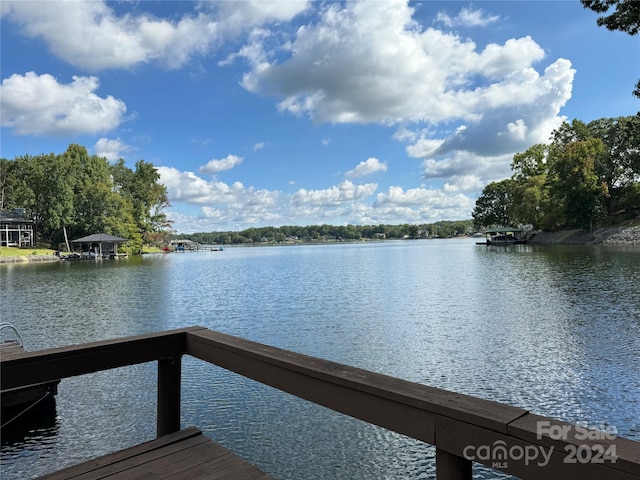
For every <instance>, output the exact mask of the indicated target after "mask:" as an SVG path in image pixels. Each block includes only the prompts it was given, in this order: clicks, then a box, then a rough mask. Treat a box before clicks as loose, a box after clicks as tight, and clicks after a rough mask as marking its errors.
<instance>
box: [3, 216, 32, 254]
mask: <svg viewBox="0 0 640 480" xmlns="http://www.w3.org/2000/svg"><path fill="white" fill-rule="evenodd" d="M33 238H34V234H33V220H32V219H30V218H27V217H26V215H25V213H24V208H16V209H14V210H11V211H7V210H0V246H3V247H33Z"/></svg>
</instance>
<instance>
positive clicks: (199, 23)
mask: <svg viewBox="0 0 640 480" xmlns="http://www.w3.org/2000/svg"><path fill="white" fill-rule="evenodd" d="M139 6H140V7H141V9H142V8H144V2H142V3H141V4H140V5H139ZM306 8H307V4H306V2H296V1H288V2H277V1H273V2H272V1H258V0H253V1H242V2H220V3H215V4H213V3H211V4H209V3H208V2H202V4H201V9H200V10H199V11H197V12H195V13H193V14H185V15H183V16H182V17H180V18H177V19H174V20H167V19H159V18H156V17H154V16H152V15H150V14H146V13H137V14H131V13H130V14H127V15H118V14H117V13H116V12H115V10H114V9H112V8H110V6H109V5H108V4H107V3H106V2H104V1H94V0H89V1H73V2H25V1H21V0H4V1H3V2H2V15H3V18H5V17H6V18H7V19H8V20H9V21H11V22H13V23H15V24H17V25H19V26H21V27H22V29H23V32H24V34H25V35H27V36H29V37H33V38H41V39H43V40H44V41H46V42H47V44H48V45H49V48H50V49H51V51H52V52H53V53H54V54H55V55H56V56H58V57H59V58H61V59H63V60H65V61H66V62H68V63H70V64H72V65H75V66H78V67H82V68H85V69H88V70H93V71H95V70H100V69H105V68H129V67H131V66H134V65H136V64H140V63H150V62H157V63H160V64H162V65H164V66H165V67H167V68H179V67H181V66H183V65H185V64H186V63H187V62H189V61H190V60H191V59H192V58H194V57H195V56H199V55H205V54H207V53H209V52H211V51H212V50H213V49H215V48H216V46H217V45H219V44H220V43H221V42H222V41H223V40H224V39H225V38H228V37H229V36H233V35H237V34H239V33H240V32H242V31H246V30H249V29H251V28H252V27H254V26H258V25H262V24H264V23H272V22H278V21H287V20H290V19H291V18H293V17H294V16H296V15H298V14H299V13H301V12H303V11H304V10H305V9H306ZM70 32H73V34H70ZM79 39H80V41H78V40H79Z"/></svg>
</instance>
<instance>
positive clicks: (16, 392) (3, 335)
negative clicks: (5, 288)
mask: <svg viewBox="0 0 640 480" xmlns="http://www.w3.org/2000/svg"><path fill="white" fill-rule="evenodd" d="M23 345H24V342H23V340H22V335H20V332H19V331H18V329H17V328H16V327H15V326H13V325H12V324H11V323H7V322H2V323H0V357H1V358H2V360H9V359H11V358H13V357H18V356H20V355H22V354H24V353H25V351H26V350H25V349H24V346H23ZM59 383H60V380H55V381H53V382H44V383H36V384H33V385H27V386H24V387H19V388H9V389H6V390H0V410H1V413H2V419H3V420H2V424H3V425H4V424H5V418H9V417H11V418H16V417H17V416H20V415H22V413H24V412H26V411H28V410H31V409H32V408H34V407H36V406H38V405H40V404H42V405H45V404H47V403H49V404H50V403H52V401H53V402H55V399H54V396H55V395H57V393H58V384H59ZM47 401H48V402H47Z"/></svg>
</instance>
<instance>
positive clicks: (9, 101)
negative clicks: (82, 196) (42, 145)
mask: <svg viewBox="0 0 640 480" xmlns="http://www.w3.org/2000/svg"><path fill="white" fill-rule="evenodd" d="M26 3H32V2H26ZM98 87H99V81H98V79H97V78H96V77H80V76H74V77H73V81H72V82H71V83H68V84H62V83H58V80H56V79H55V78H54V77H52V76H51V75H48V74H43V75H37V74H36V73H35V72H28V73H26V74H25V75H18V74H14V75H11V76H10V77H9V78H6V79H4V80H3V81H2V86H1V87H0V96H1V97H2V103H1V106H0V108H1V111H0V116H1V117H2V126H3V127H8V128H10V129H12V130H13V131H14V133H16V134H18V135H54V136H58V135H75V134H83V133H98V132H108V131H109V130H112V129H114V128H116V127H117V126H118V125H120V123H121V122H122V121H123V116H124V114H125V112H126V109H127V107H126V106H125V104H124V102H123V101H121V100H117V99H115V98H113V97H112V96H111V95H108V96H107V97H105V98H102V97H99V96H98V95H96V94H95V93H94V91H95V90H97V89H98Z"/></svg>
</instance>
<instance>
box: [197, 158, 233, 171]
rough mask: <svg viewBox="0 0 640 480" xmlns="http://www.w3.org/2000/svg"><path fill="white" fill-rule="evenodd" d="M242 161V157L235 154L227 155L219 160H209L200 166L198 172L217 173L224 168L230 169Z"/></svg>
mask: <svg viewBox="0 0 640 480" xmlns="http://www.w3.org/2000/svg"><path fill="white" fill-rule="evenodd" d="M241 163H242V157H238V156H237V155H227V156H226V157H225V158H223V159H221V160H215V159H214V160H210V161H209V162H208V163H207V164H206V165H203V166H202V167H200V173H213V174H216V173H219V172H222V171H224V170H231V169H232V168H234V167H237V166H238V165H240V164H241Z"/></svg>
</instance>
